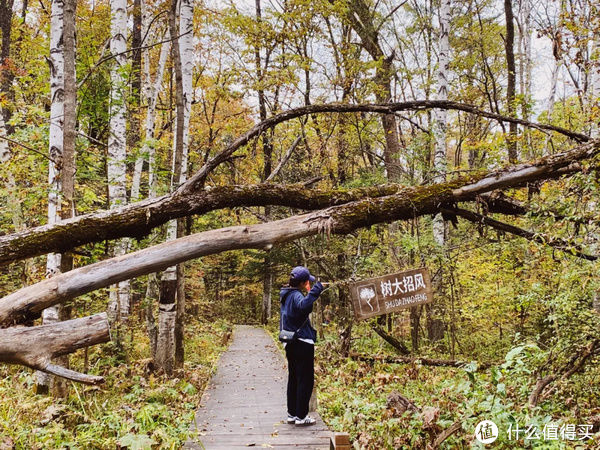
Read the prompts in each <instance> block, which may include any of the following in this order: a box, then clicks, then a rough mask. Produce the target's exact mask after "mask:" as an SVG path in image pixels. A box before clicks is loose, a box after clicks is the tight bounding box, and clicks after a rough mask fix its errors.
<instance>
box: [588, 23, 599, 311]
mask: <svg viewBox="0 0 600 450" xmlns="http://www.w3.org/2000/svg"><path fill="white" fill-rule="evenodd" d="M590 71H591V73H590V106H591V108H594V107H596V108H598V107H599V105H600V31H596V33H594V38H593V41H592V51H591V69H590ZM590 135H591V136H592V137H593V138H598V137H600V113H599V112H598V111H597V110H596V113H595V115H594V118H593V123H592V129H591V133H590ZM598 310H600V305H599V306H598Z"/></svg>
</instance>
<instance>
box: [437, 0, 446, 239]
mask: <svg viewBox="0 0 600 450" xmlns="http://www.w3.org/2000/svg"><path fill="white" fill-rule="evenodd" d="M439 23H440V31H439V50H438V70H437V84H438V93H437V99H438V100H440V101H446V100H448V63H449V59H450V58H449V51H450V48H449V43H448V34H449V27H450V0H442V2H441V4H440V11H439ZM446 122H447V111H446V110H445V109H436V110H435V120H434V122H433V124H434V126H433V135H434V138H435V151H434V154H433V171H434V176H433V181H434V182H435V183H441V182H442V181H444V180H445V179H446V171H447V156H446ZM444 234H445V233H444V220H443V218H442V215H441V214H437V215H436V216H435V217H434V219H433V239H434V240H435V242H436V243H437V244H438V245H440V246H442V245H444Z"/></svg>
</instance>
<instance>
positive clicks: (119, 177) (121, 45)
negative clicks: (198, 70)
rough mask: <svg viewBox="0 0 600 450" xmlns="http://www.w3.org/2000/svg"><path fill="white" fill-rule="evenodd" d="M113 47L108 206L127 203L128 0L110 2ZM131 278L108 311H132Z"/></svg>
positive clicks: (119, 246)
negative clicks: (130, 296) (130, 305)
mask: <svg viewBox="0 0 600 450" xmlns="http://www.w3.org/2000/svg"><path fill="white" fill-rule="evenodd" d="M110 11H111V22H110V33H111V38H110V51H111V54H112V56H113V60H114V62H113V66H112V68H111V71H110V80H111V89H110V107H109V120H110V122H109V124H110V126H109V128H110V131H109V136H108V161H107V164H106V167H107V170H106V172H107V177H108V201H109V207H110V208H111V209H112V208H117V207H119V206H122V205H125V204H126V203H127V191H126V172H125V170H126V167H125V158H126V154H127V153H126V152H127V149H126V146H127V140H126V139H127V136H126V119H125V115H126V106H127V105H126V101H127V90H128V86H127V78H128V77H127V73H126V70H127V54H126V52H127V1H126V0H111V2H110ZM128 245H129V240H128V239H120V240H118V241H117V242H116V243H115V245H114V249H113V254H114V255H115V256H120V255H124V254H125V253H127V247H128ZM129 290H130V285H129V281H122V282H120V283H118V284H117V285H116V286H113V287H112V288H111V289H110V294H109V295H110V303H109V313H110V315H111V317H113V318H114V319H116V320H121V319H126V318H127V317H128V315H129Z"/></svg>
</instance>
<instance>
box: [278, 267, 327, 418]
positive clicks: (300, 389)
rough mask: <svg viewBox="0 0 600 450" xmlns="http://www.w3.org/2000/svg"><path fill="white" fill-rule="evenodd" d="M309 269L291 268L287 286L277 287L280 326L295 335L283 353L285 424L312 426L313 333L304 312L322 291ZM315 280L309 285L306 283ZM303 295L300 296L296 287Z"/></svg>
mask: <svg viewBox="0 0 600 450" xmlns="http://www.w3.org/2000/svg"><path fill="white" fill-rule="evenodd" d="M315 281H316V279H315V277H314V276H312V275H311V274H310V272H309V270H308V269H307V268H306V267H303V266H297V267H294V268H293V269H292V272H291V274H290V281H289V285H287V286H284V287H282V288H281V291H280V293H279V299H280V302H281V322H280V327H282V328H283V329H285V330H289V331H296V330H297V333H296V338H295V339H294V340H293V341H292V342H289V343H287V344H285V356H286V358H287V361H288V383H287V410H288V411H287V412H288V416H287V423H289V424H295V425H300V426H302V425H313V424H314V423H315V422H316V420H315V419H314V418H312V417H310V416H309V415H308V404H309V402H310V396H311V394H312V390H313V386H314V382H315V364H314V362H315V342H316V340H317V332H316V330H315V329H314V328H313V327H312V326H311V323H310V320H309V317H308V315H309V314H310V313H311V312H312V309H313V303H314V302H315V301H316V300H317V299H318V298H319V295H320V294H321V292H322V291H323V285H322V284H321V282H320V281H316V282H315ZM312 282H315V283H314V285H313V286H312V288H311V286H310V283H312ZM301 289H302V290H304V291H306V292H308V293H307V295H306V296H305V295H303V294H302V292H301V291H300V290H301Z"/></svg>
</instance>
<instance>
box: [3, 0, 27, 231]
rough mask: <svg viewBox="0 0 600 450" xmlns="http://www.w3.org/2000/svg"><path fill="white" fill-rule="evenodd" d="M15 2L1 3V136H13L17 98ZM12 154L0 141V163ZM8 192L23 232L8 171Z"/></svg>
mask: <svg viewBox="0 0 600 450" xmlns="http://www.w3.org/2000/svg"><path fill="white" fill-rule="evenodd" d="M12 8H13V1H12V0H2V1H0V32H1V33H2V44H1V48H0V90H1V92H2V96H3V97H4V98H5V99H6V100H7V101H5V102H4V104H3V106H2V108H1V110H0V134H1V135H2V136H8V135H10V134H12V132H13V130H12V128H13V127H12V126H10V125H9V121H10V119H11V117H12V113H13V108H14V106H13V103H14V98H15V93H14V89H13V87H12V83H13V80H14V78H15V74H14V71H13V70H12V68H11V66H12V64H11V63H10V49H11V44H12V38H11V36H12V34H11V32H12V19H13V12H12ZM11 156H12V155H11V152H10V147H9V145H8V142H7V141H6V140H4V139H2V140H1V141H0V163H1V164H3V165H5V166H6V165H7V164H8V162H9V161H10V159H11ZM4 186H5V188H6V192H7V199H6V202H7V206H8V209H9V210H10V212H11V216H12V221H13V227H14V229H15V231H21V230H22V229H23V226H24V219H23V211H22V209H21V202H20V200H19V197H18V195H17V192H18V187H17V182H16V180H15V176H14V174H13V173H12V172H11V171H7V174H6V181H5V184H4Z"/></svg>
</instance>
